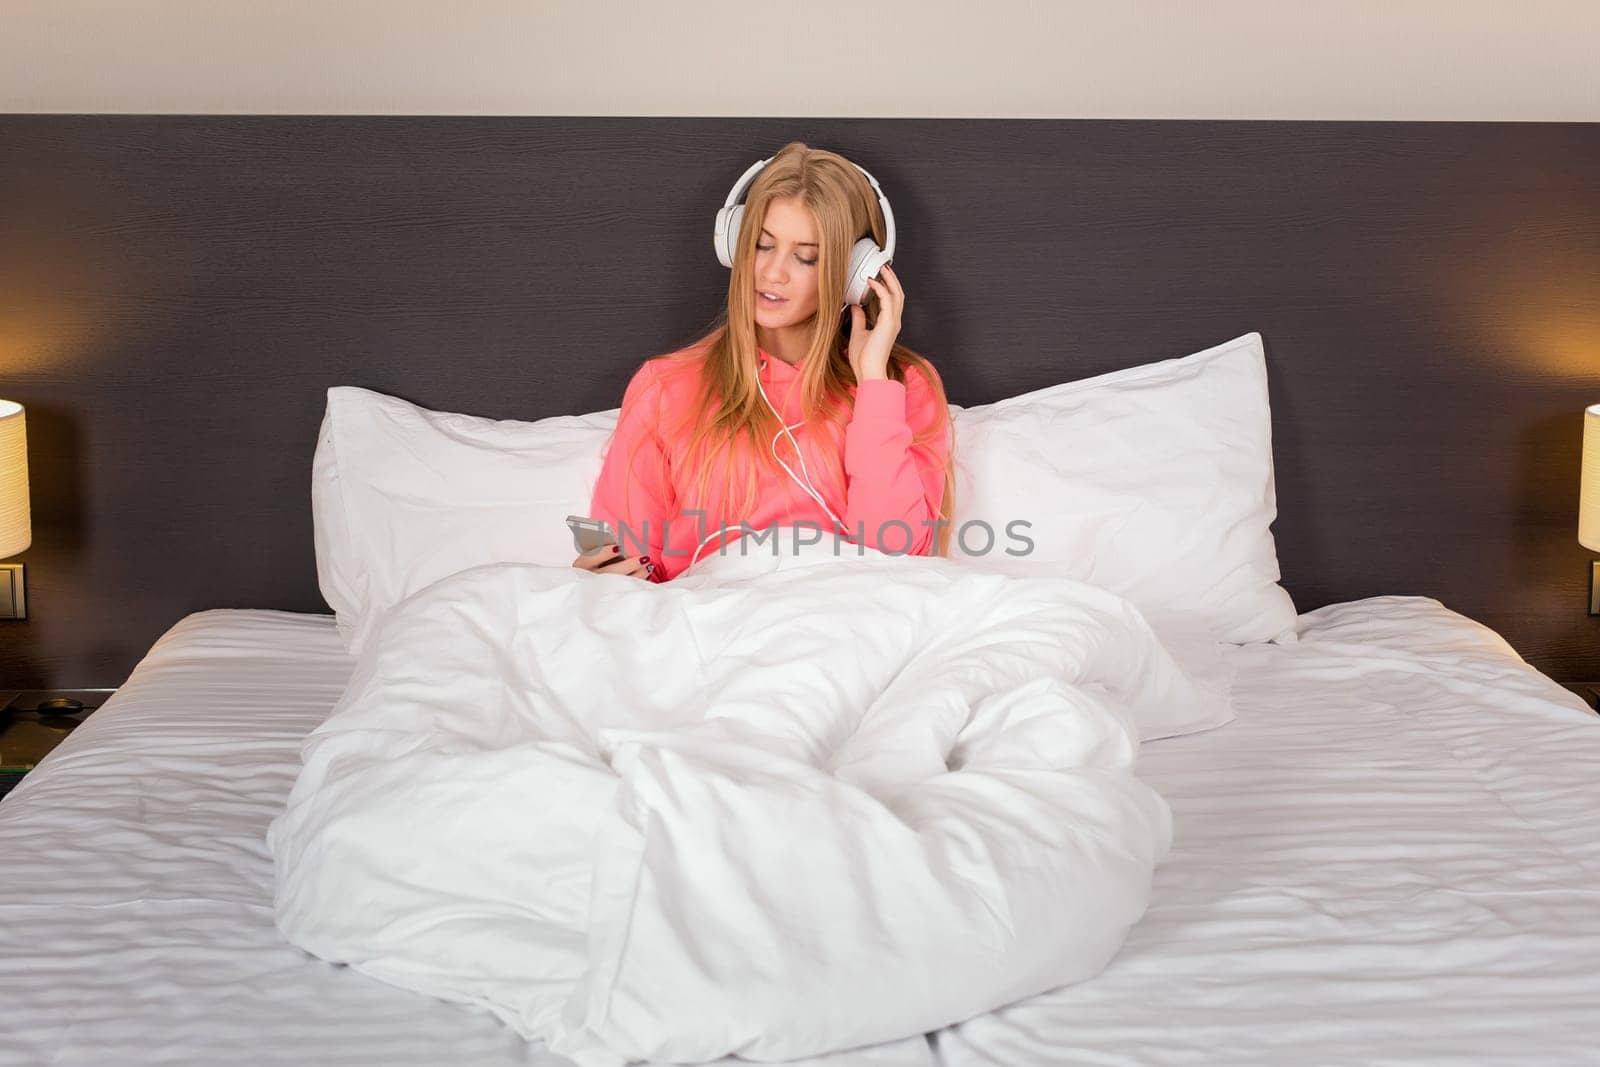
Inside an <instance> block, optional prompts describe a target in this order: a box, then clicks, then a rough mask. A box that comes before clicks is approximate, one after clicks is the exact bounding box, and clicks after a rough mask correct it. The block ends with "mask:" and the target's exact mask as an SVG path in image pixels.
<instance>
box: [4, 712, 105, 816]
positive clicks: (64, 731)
mask: <svg viewBox="0 0 1600 1067" xmlns="http://www.w3.org/2000/svg"><path fill="white" fill-rule="evenodd" d="M114 692H116V690H115V689H24V690H4V689H0V796H5V794H7V793H9V792H10V791H11V787H12V786H14V785H16V784H17V783H18V782H19V781H21V780H22V776H23V775H25V774H27V773H28V772H29V771H31V770H33V768H34V767H35V766H36V765H37V764H38V762H39V761H40V760H42V759H44V758H45V756H47V755H49V754H50V750H51V749H53V748H55V747H56V746H57V745H59V744H60V743H61V741H62V739H63V738H65V737H66V736H67V735H68V734H69V733H71V732H72V730H73V728H74V727H76V726H77V725H78V724H79V723H81V722H82V721H83V720H84V719H85V718H87V717H88V715H89V714H90V713H91V712H93V711H94V710H95V709H96V708H98V707H100V706H101V705H102V704H104V703H105V702H106V699H107V698H108V697H110V696H111V694H112V693H114ZM53 697H71V698H72V699H73V700H77V701H79V702H80V703H82V704H83V710H82V711H78V712H72V713H70V714H61V713H59V712H56V713H53V712H51V711H50V710H49V709H45V710H43V711H41V710H39V705H40V703H42V702H43V701H46V700H50V699H51V698H53Z"/></svg>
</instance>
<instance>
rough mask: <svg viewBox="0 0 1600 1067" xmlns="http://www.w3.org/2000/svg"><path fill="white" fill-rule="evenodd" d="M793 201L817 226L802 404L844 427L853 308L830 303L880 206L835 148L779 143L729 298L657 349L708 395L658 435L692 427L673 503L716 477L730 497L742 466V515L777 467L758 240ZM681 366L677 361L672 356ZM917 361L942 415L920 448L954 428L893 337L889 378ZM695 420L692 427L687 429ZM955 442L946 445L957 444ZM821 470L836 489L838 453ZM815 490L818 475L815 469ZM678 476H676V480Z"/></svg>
mask: <svg viewBox="0 0 1600 1067" xmlns="http://www.w3.org/2000/svg"><path fill="white" fill-rule="evenodd" d="M787 198H795V199H798V200H799V201H800V202H801V203H803V204H804V205H805V206H806V208H807V209H809V210H810V212H811V216H812V218H813V219H814V220H815V222H816V226H817V231H818V237H817V241H818V246H819V247H818V249H817V253H818V264H817V281H818V294H817V313H816V317H815V320H814V324H813V329H812V331H811V343H810V346H809V347H808V349H807V350H806V355H805V358H804V360H803V361H802V363H801V364H800V376H801V384H800V395H801V410H802V412H803V413H804V416H805V419H806V422H807V423H810V422H812V420H813V419H822V420H825V421H830V422H833V423H835V424H836V425H838V426H839V427H840V428H841V429H842V427H843V425H844V424H845V423H846V422H847V421H848V419H849V414H850V394H849V391H848V390H849V387H850V386H851V385H854V384H856V382H855V374H854V372H852V371H851V369H850V357H849V351H850V347H849V346H850V316H849V315H847V314H846V315H840V316H838V317H837V319H835V317H834V316H833V315H832V313H831V310H830V309H832V308H836V307H838V306H839V305H840V304H842V303H844V286H845V269H846V267H848V265H849V258H850V249H851V247H852V246H853V245H854V244H855V242H856V241H857V240H858V239H859V238H861V237H866V236H870V237H872V238H873V239H874V240H875V241H877V242H878V244H879V245H880V246H882V245H883V243H884V241H885V239H886V234H885V229H884V221H883V212H882V211H881V210H880V209H879V207H878V199H877V195H876V194H875V193H874V192H873V189H872V186H871V185H870V184H869V183H868V181H867V179H866V178H865V177H864V176H863V175H862V173H861V172H860V171H859V170H857V169H856V168H855V166H854V165H853V164H851V163H850V161H849V160H847V159H845V158H844V157H843V156H840V155H838V154H836V153H834V152H829V151H827V150H825V149H821V148H811V147H808V146H807V145H805V144H804V143H802V142H800V141H792V142H790V143H789V144H786V145H784V146H783V147H782V148H781V149H779V150H778V152H777V153H776V154H775V155H774V156H773V157H772V161H771V162H770V163H768V164H767V165H766V167H764V168H763V169H762V170H761V172H760V174H759V175H757V177H756V179H755V181H754V182H753V183H752V185H751V186H750V190H749V193H748V195H747V196H746V198H745V210H744V216H743V221H742V222H741V224H740V226H739V238H738V244H737V246H736V247H735V248H734V250H733V270H732V271H731V272H730V274H729V278H728V300H727V304H726V306H725V307H724V308H723V310H722V312H721V313H720V314H719V315H718V317H717V319H716V321H715V322H714V324H713V325H712V327H711V329H710V330H709V332H707V333H705V334H703V335H702V336H701V337H700V338H698V339H697V340H696V341H695V342H693V343H692V344H691V345H689V346H688V347H687V348H686V349H685V350H684V351H683V352H680V353H678V354H675V355H672V356H664V357H659V359H658V362H660V363H662V366H661V368H660V369H661V370H663V371H667V372H669V373H670V372H671V371H673V370H685V371H686V370H689V369H691V368H692V366H693V365H694V364H698V367H699V373H700V388H699V395H701V396H702V397H704V398H705V400H704V404H703V406H702V409H701V410H700V411H698V412H695V413H693V414H691V415H689V416H688V417H686V419H685V421H684V423H683V424H680V425H677V426H673V427H666V426H663V427H661V432H662V434H663V435H664V436H665V435H668V434H672V433H689V434H691V435H692V436H691V437H690V439H689V445H688V448H687V452H686V459H685V471H684V474H685V477H684V478H683V479H681V480H679V485H681V486H687V487H688V488H687V490H686V492H685V494H684V496H685V499H683V500H681V501H680V508H682V507H694V506H697V503H698V502H701V501H704V500H705V499H706V489H707V486H708V484H709V482H710V479H711V478H712V476H713V475H714V474H715V475H717V476H719V477H720V479H721V481H722V484H723V486H724V487H725V499H727V500H732V499H734V493H733V483H734V479H735V474H736V471H737V470H740V469H742V470H743V472H744V479H743V480H744V492H743V500H742V503H741V504H740V506H739V508H738V509H736V510H735V512H734V516H735V517H732V519H731V521H739V519H740V518H742V517H743V516H747V515H749V514H750V513H751V511H752V509H753V508H754V506H755V500H756V487H757V484H758V481H759V479H760V477H761V476H762V475H763V474H770V473H772V472H776V471H777V470H779V467H778V466H777V462H776V460H775V459H774V458H773V456H772V454H771V453H770V451H769V450H768V448H767V444H768V442H770V441H771V440H772V437H773V435H774V434H775V433H777V432H778V431H779V428H780V426H781V423H780V422H779V421H778V418H777V416H776V415H775V414H774V413H773V411H772V409H771V408H769V407H768V406H767V402H766V401H765V400H764V399H762V396H761V392H760V389H759V387H758V385H757V375H758V373H759V367H758V363H759V355H758V352H757V349H758V347H759V346H758V344H757V340H756V325H755V313H756V306H755V300H756V297H755V288H756V285H755V280H754V277H755V274H754V271H755V267H754V262H755V246H756V242H757V239H758V237H759V234H760V232H761V222H762V220H763V219H764V218H765V217H766V212H767V205H768V203H769V202H771V201H772V200H776V199H787ZM863 309H864V310H865V312H866V320H867V325H868V326H869V327H870V326H872V325H873V324H874V323H876V322H877V315H878V300H877V295H876V294H875V293H871V292H870V291H869V293H868V296H867V298H866V301H865V303H864V305H863ZM675 363H682V364H684V366H682V367H671V366H669V365H670V364H675ZM913 366H914V367H916V368H917V370H918V373H920V374H922V376H923V377H924V378H925V380H926V381H927V382H928V384H929V386H930V387H931V389H932V390H933V393H934V394H935V396H936V397H937V399H938V410H939V412H940V417H939V418H938V419H937V420H936V424H935V425H933V426H930V427H928V428H927V429H925V430H923V431H922V432H921V433H919V434H918V435H917V436H916V437H914V438H913V440H912V443H913V444H924V443H926V442H927V441H930V440H934V439H936V438H937V437H938V436H940V435H945V434H949V433H950V425H949V424H950V414H949V410H950V409H949V407H948V406H947V401H946V399H945V392H944V387H943V384H942V383H941V382H940V381H939V378H938V376H937V375H936V374H935V373H934V371H933V368H932V366H931V365H930V364H929V362H928V361H927V360H926V359H925V358H923V357H922V356H921V355H919V354H918V353H916V352H914V351H912V350H911V349H910V348H907V347H906V346H905V345H903V344H900V343H898V341H897V342H896V343H895V345H894V347H893V349H892V350H891V352H890V356H889V367H888V373H889V377H890V378H892V379H894V380H895V381H899V382H904V381H905V380H906V374H907V371H908V369H909V368H911V367H913ZM691 423H692V425H690V424H691ZM952 448H953V445H952ZM832 459H833V463H832V467H831V469H830V470H829V471H828V472H827V476H828V477H830V478H831V479H832V480H833V483H834V484H835V485H838V486H841V487H842V486H843V485H844V484H845V476H844V457H843V456H840V455H835V456H833V457H832ZM954 471H955V462H954V454H953V451H952V456H951V461H950V462H949V463H948V464H947V465H946V467H945V478H944V493H943V497H942V499H941V501H940V504H939V513H938V516H937V517H938V518H939V519H942V520H944V521H945V522H946V524H947V525H943V526H939V527H936V530H937V536H936V538H935V541H934V546H933V551H934V553H935V554H937V555H941V556H942V555H945V554H946V552H947V551H948V549H949V542H950V536H951V531H950V527H949V525H948V522H949V520H950V516H951V514H952V512H953V510H954V503H955V473H954ZM812 476H813V481H815V482H817V483H818V488H819V491H820V488H821V479H820V478H818V477H817V474H816V472H813V473H812ZM675 480H677V479H675ZM706 518H707V522H708V527H707V529H708V530H710V529H715V528H716V526H713V525H709V523H711V522H712V520H715V522H716V525H721V524H722V523H724V522H727V521H730V517H724V516H714V515H708V516H707V517H706Z"/></svg>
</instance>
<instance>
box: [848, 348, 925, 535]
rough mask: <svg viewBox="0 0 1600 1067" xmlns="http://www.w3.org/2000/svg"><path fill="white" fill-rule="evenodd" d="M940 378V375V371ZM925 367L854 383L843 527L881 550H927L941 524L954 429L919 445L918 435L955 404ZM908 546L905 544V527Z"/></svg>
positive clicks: (849, 425)
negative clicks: (945, 401) (944, 399)
mask: <svg viewBox="0 0 1600 1067" xmlns="http://www.w3.org/2000/svg"><path fill="white" fill-rule="evenodd" d="M934 373H935V376H936V378H937V372H934ZM941 408H943V405H942V404H941V403H940V401H939V398H938V395H937V394H935V392H934V390H933V387H932V386H931V385H930V384H929V383H928V380H927V379H926V378H924V377H923V375H922V372H921V369H920V368H918V367H909V368H907V370H906V380H905V381H904V382H897V381H894V380H892V379H870V380H868V381H864V382H859V383H857V385H856V398H855V410H854V412H853V414H852V415H851V419H850V423H849V424H848V425H847V426H846V427H845V436H844V469H845V479H846V489H845V513H844V520H845V525H846V527H847V528H848V530H849V536H850V537H851V538H852V539H854V538H855V536H856V531H857V529H858V528H859V529H860V530H861V543H862V544H864V545H866V546H868V547H869V548H876V549H878V550H879V551H884V552H891V553H896V554H903V555H914V556H922V555H927V554H928V553H929V552H930V551H931V550H932V546H933V544H934V539H935V534H936V533H937V531H938V528H937V527H936V526H934V525H933V521H934V520H935V519H937V518H938V517H939V504H940V502H941V501H942V500H943V497H944V479H945V468H946V465H947V464H948V463H949V462H950V437H949V434H948V432H947V433H944V434H935V435H934V436H933V437H932V439H930V440H928V441H926V442H924V443H921V444H916V445H913V444H912V443H911V441H912V438H913V437H914V436H915V435H917V434H920V433H923V432H924V431H926V430H927V429H928V428H929V427H931V426H933V425H934V424H935V423H937V422H939V421H940V420H945V421H946V422H947V421H948V419H949V409H948V408H944V410H941ZM896 521H898V522H902V523H904V524H905V525H906V526H907V527H909V531H910V539H911V543H910V547H909V549H908V548H907V547H906V535H907V531H906V530H905V529H902V528H900V527H899V526H897V525H893V524H894V523H895V522H896Z"/></svg>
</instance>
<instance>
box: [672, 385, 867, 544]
mask: <svg viewBox="0 0 1600 1067" xmlns="http://www.w3.org/2000/svg"><path fill="white" fill-rule="evenodd" d="M761 367H762V368H763V369H764V368H765V367H766V364H765V363H762V364H761ZM756 388H757V389H759V390H761V399H762V400H765V401H766V402H767V407H769V408H771V409H772V413H773V414H774V415H777V416H778V425H779V427H780V429H779V430H778V432H777V433H775V434H773V435H772V440H771V442H769V443H768V446H767V447H768V448H769V449H770V450H771V452H772V458H773V459H775V460H777V462H778V466H780V467H782V468H783V469H784V472H785V473H787V474H788V475H789V478H790V479H791V480H792V481H793V482H794V483H795V484H796V485H798V486H799V487H800V488H801V490H802V491H804V492H805V493H806V494H808V495H809V496H810V497H811V499H812V500H815V501H816V502H817V505H818V506H819V507H821V508H822V510H823V511H826V512H827V513H828V518H830V519H832V520H833V521H834V522H835V523H836V524H837V526H838V528H839V529H841V530H842V529H844V528H845V525H844V521H843V520H841V519H840V518H839V516H838V515H836V514H834V511H833V509H832V508H830V507H829V506H828V502H827V501H826V500H824V499H822V494H821V493H819V492H817V489H816V486H815V485H813V484H812V483H811V472H810V471H808V470H806V457H805V453H803V452H801V451H800V442H798V441H796V440H795V439H794V434H792V433H790V432H789V430H790V428H791V427H790V425H786V424H785V423H784V421H783V415H782V414H781V413H779V411H778V408H777V405H776V404H774V403H773V402H772V398H771V397H769V396H768V395H767V390H766V387H765V386H763V385H762V384H761V378H760V377H759V375H758V376H757V378H756ZM792 425H793V426H794V427H796V428H798V427H801V426H804V425H805V421H804V420H801V421H800V422H796V423H793V424H792ZM785 435H787V436H788V438H789V444H790V446H791V447H793V448H794V454H795V457H796V458H797V459H799V460H800V470H801V471H802V472H804V474H805V480H804V481H802V480H801V478H800V475H798V474H796V473H795V472H794V468H792V467H790V466H789V465H788V464H787V463H785V462H784V461H783V458H782V457H781V456H779V455H778V438H779V437H781V436H785ZM737 529H739V527H738V526H724V527H722V528H721V529H719V530H718V531H717V532H716V533H713V534H711V535H710V536H708V537H706V538H704V539H702V540H701V542H700V543H699V544H698V545H697V546H695V550H694V555H692V556H690V557H689V562H688V563H687V564H686V565H685V567H684V569H685V570H687V569H688V568H689V567H692V566H694V564H695V561H696V560H698V559H699V558H700V550H701V549H703V548H705V547H706V542H707V541H710V540H712V539H713V538H716V537H720V536H721V535H722V534H723V533H724V532H726V531H728V530H737Z"/></svg>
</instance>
